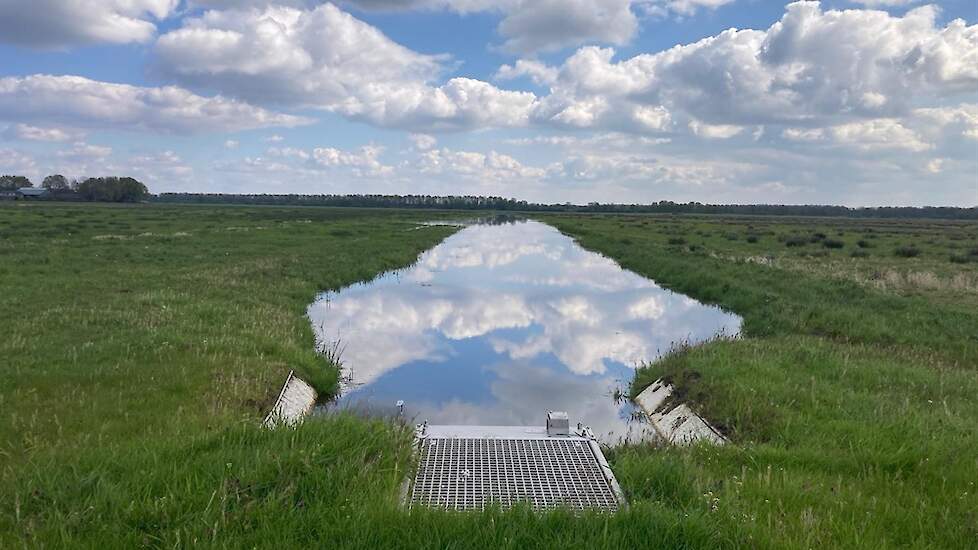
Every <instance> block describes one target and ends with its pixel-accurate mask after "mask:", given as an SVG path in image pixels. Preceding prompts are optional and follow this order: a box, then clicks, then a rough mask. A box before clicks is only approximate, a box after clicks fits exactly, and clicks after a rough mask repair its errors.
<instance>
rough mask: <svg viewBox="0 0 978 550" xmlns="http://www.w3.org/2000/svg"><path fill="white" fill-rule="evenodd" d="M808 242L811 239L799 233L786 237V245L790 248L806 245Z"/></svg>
mask: <svg viewBox="0 0 978 550" xmlns="http://www.w3.org/2000/svg"><path fill="white" fill-rule="evenodd" d="M808 242H809V240H808V239H806V238H805V237H802V236H799V235H792V236H791V237H788V238H787V239H785V241H784V245H785V246H787V247H789V248H790V247H795V246H805V245H806V244H808Z"/></svg>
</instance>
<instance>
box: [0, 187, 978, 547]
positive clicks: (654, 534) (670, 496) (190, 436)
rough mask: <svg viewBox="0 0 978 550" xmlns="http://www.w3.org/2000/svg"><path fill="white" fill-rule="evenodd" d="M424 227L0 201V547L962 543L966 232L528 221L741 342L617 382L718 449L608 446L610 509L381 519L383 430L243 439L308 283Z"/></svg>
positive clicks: (390, 497)
mask: <svg viewBox="0 0 978 550" xmlns="http://www.w3.org/2000/svg"><path fill="white" fill-rule="evenodd" d="M433 216H434V214H431V213H426V212H421V213H417V212H410V213H408V212H399V211H391V210H386V211H369V210H336V209H319V208H261V207H255V208H239V207H190V206H177V207H167V206H145V205H142V206H133V207H108V206H96V205H54V204H40V203H38V204H27V205H24V206H21V205H16V204H6V205H0V260H2V261H0V288H2V289H3V291H2V293H0V315H2V317H0V318H2V319H4V320H5V321H6V324H5V331H6V334H5V335H4V337H2V338H0V376H2V380H3V381H4V383H3V384H2V385H0V406H2V408H0V410H2V411H3V415H4V421H3V422H2V423H0V547H2V548H8V547H21V546H27V547H35V546H46V547H94V546H99V547H106V548H111V547H118V548H131V547H134V546H151V547H181V546H191V545H202V546H211V547H230V548H239V547H267V546H276V547H322V546H329V547H348V548H447V547H453V548H493V549H495V548H528V547H555V548H602V547H604V548H643V547H667V548H668V547H677V548H679V547H684V548H716V547H759V548H764V547H798V548H802V547H804V548H809V547H813V546H816V545H821V546H827V547H865V548H878V547H886V546H899V545H916V546H920V547H927V546H930V547H967V546H968V545H969V544H970V543H971V542H973V541H974V537H975V536H976V533H978V530H976V527H975V512H974V510H975V509H976V505H975V504H976V503H975V497H974V491H975V488H974V486H973V485H971V483H973V482H974V477H975V476H974V475H973V474H974V472H975V471H976V469H978V464H976V462H975V460H976V455H978V453H976V452H975V449H976V448H978V441H976V435H975V430H974V428H973V426H975V425H976V421H978V410H976V405H975V402H976V400H975V399H974V397H973V396H974V395H976V389H978V379H976V377H978V373H976V371H978V369H976V368H975V357H976V355H975V347H974V346H975V345H978V341H974V340H973V335H974V334H978V330H974V329H975V327H976V321H975V313H974V309H975V307H974V306H975V304H978V300H976V299H975V294H974V293H973V291H972V290H969V289H973V288H974V287H972V286H969V285H970V284H973V283H971V281H974V280H975V279H974V277H975V276H976V271H975V270H976V268H978V263H973V262H971V260H970V259H969V258H970V257H971V256H970V250H971V247H976V246H978V241H976V233H978V232H976V231H975V227H974V225H963V224H942V223H940V222H919V223H917V222H914V223H910V224H902V223H898V222H876V223H872V224H870V225H871V226H872V227H870V226H865V227H864V226H858V229H856V228H854V227H856V226H854V227H850V226H849V225H846V224H854V223H857V222H852V221H846V222H836V221H832V220H815V221H812V220H798V221H787V220H782V219H777V218H769V219H759V220H751V221H748V220H736V219H730V218H709V219H698V218H670V217H662V218H660V217H600V216H596V217H590V216H563V217H562V216H548V217H545V221H548V222H550V223H554V224H555V225H557V226H558V227H559V228H560V229H562V230H564V231H565V232H567V233H569V234H572V235H574V236H576V237H578V238H579V239H580V241H581V242H582V244H584V245H585V246H587V247H589V248H593V249H596V250H600V251H602V252H604V253H606V254H608V255H611V256H613V257H615V258H616V259H617V260H618V261H620V262H621V263H622V264H623V265H625V266H626V267H628V268H630V269H633V270H635V271H637V272H639V273H643V274H645V275H648V276H650V277H653V278H655V279H657V280H659V281H660V282H662V283H663V284H666V285H668V286H671V287H673V288H676V289H677V290H681V291H683V292H685V293H687V294H689V295H691V296H695V297H698V298H700V299H703V300H707V301H712V302H715V303H721V304H723V305H725V306H726V307H728V308H730V309H732V310H734V311H736V312H737V313H740V314H741V315H743V316H744V318H745V328H746V330H747V333H748V338H745V339H743V340H740V341H733V342H717V343H712V344H709V345H706V346H703V347H699V348H694V349H693V350H691V351H689V352H687V353H685V354H682V355H675V356H670V357H669V358H668V359H667V360H666V361H663V362H662V363H661V364H659V365H657V366H655V367H653V369H655V370H649V371H642V372H640V375H639V378H638V380H639V382H638V383H637V386H640V385H641V383H642V382H641V381H642V380H648V379H649V378H650V377H652V376H659V375H661V374H673V375H674V376H675V377H676V379H677V380H679V381H681V382H682V383H683V384H684V385H683V388H684V390H686V391H688V393H689V396H690V399H691V400H692V401H693V403H694V405H696V406H698V407H700V408H701V409H702V410H704V411H705V412H706V414H707V415H709V416H710V418H711V419H715V420H718V421H720V422H721V423H722V424H723V425H724V426H725V427H726V428H727V429H728V430H729V432H730V434H731V435H732V437H733V439H734V442H735V444H734V445H731V446H728V447H725V448H719V449H717V448H695V449H650V448H641V447H638V448H629V449H622V450H618V451H616V452H614V453H613V454H612V455H611V456H610V458H611V459H612V462H613V466H614V468H615V471H616V473H617V475H618V477H619V480H620V481H621V482H622V485H623V487H624V488H625V490H626V492H627V493H628V495H629V497H630V507H629V508H628V509H627V510H625V511H623V512H621V513H619V514H616V515H615V516H613V517H597V516H589V517H584V518H571V517H570V516H568V515H566V514H561V513H558V514H551V515H532V514H528V513H526V512H525V511H519V510H517V511H513V512H511V513H507V514H498V513H492V514H461V515H460V514H445V513H435V512H425V511H414V512H412V513H410V514H408V513H405V511H404V510H402V509H401V508H399V507H398V505H397V502H396V498H397V495H398V488H399V486H400V483H401V481H402V479H403V477H404V475H405V472H406V471H407V469H408V468H409V467H410V449H409V442H410V433H409V431H406V430H404V429H400V428H398V427H397V426H394V425H390V424H386V423H383V422H376V421H366V420H363V419H358V418H351V417H344V416H338V417H330V418H328V419H325V420H321V421H317V422H307V423H305V424H304V425H302V426H301V427H300V428H299V429H298V430H295V431H293V430H276V431H267V430H262V429H260V428H258V422H259V421H260V419H261V415H262V413H263V412H264V411H265V410H266V409H267V406H268V405H269V404H270V400H271V399H273V398H274V397H275V395H276V392H277V390H278V385H279V384H280V383H281V381H282V379H283V378H284V375H285V372H287V370H288V369H289V368H298V369H299V370H300V371H301V372H302V373H303V374H304V376H305V377H306V378H311V379H313V380H314V381H315V382H316V384H317V385H318V386H319V387H321V388H329V387H330V386H331V385H332V383H333V381H334V380H335V375H336V373H335V370H333V369H330V368H329V365H326V364H325V363H324V362H323V360H322V359H321V358H320V357H317V356H316V355H315V354H314V353H313V336H312V333H311V331H310V327H309V326H308V321H307V320H306V318H305V316H304V313H305V309H306V306H307V305H308V304H309V303H310V302H311V301H312V299H313V298H314V296H315V293H316V292H317V291H319V290H322V289H325V288H335V287H338V286H342V285H345V284H348V283H350V282H353V281H356V280H361V279H367V278H370V277H371V276H373V275H374V274H376V273H377V272H379V271H382V270H384V269H389V268H391V267H394V266H399V265H405V264H407V263H410V262H411V261H412V259H413V258H414V257H415V256H416V255H417V254H418V252H420V251H421V250H423V249H425V248H427V247H429V246H431V245H433V244H434V243H436V242H438V241H439V240H440V239H441V238H442V237H444V236H445V235H447V234H449V233H450V232H451V231H453V230H454V229H453V228H445V227H431V228H425V229H421V230H411V231H408V230H407V229H408V228H409V227H412V226H413V223H409V221H410V220H419V219H426V218H430V217H433ZM838 223H842V225H837V224H838ZM859 223H861V222H859ZM748 226H750V227H748ZM869 229H873V231H869ZM840 231H842V232H843V233H844V234H843V235H839V234H838V233H839V232H840ZM823 232H824V233H826V235H827V236H823V237H819V236H818V235H816V233H823ZM915 233H919V235H915ZM734 234H735V235H734ZM794 234H797V236H798V237H799V240H804V243H799V244H793V245H791V246H788V245H787V244H786V241H787V239H788V238H790V237H791V236H792V235H794ZM731 235H734V236H735V238H730V237H731ZM867 235H868V236H867ZM801 236H804V237H805V238H804V239H801ZM827 238H830V239H831V240H836V241H841V242H842V243H843V246H842V248H838V247H837V246H836V245H835V244H829V245H826V244H823V242H822V241H824V240H825V239H827ZM857 240H865V241H866V244H868V246H859V245H858V244H854V241H857ZM751 241H754V242H751ZM928 241H933V242H932V243H931V242H928ZM911 244H915V245H916V246H917V247H918V248H919V252H918V254H917V255H916V256H915V257H905V256H904V255H900V256H897V255H895V250H896V249H897V248H898V247H908V246H910V245H911ZM952 245H953V247H952ZM857 249H858V250H863V251H864V253H858V254H856V257H853V253H854V252H855V251H856V250H857ZM866 254H869V256H868V257H867V256H866ZM766 255H771V256H774V257H775V259H774V260H773V262H774V263H773V266H769V265H758V264H756V263H746V262H744V261H742V260H743V258H750V259H751V260H752V261H760V260H763V261H765V262H770V260H768V259H767V258H761V257H762V256H766ZM952 255H953V256H954V257H955V258H956V259H955V260H954V261H951V257H952ZM759 258H760V260H759ZM969 331H970V332H969ZM969 338H971V340H969ZM929 401H932V402H933V403H930V402H929Z"/></svg>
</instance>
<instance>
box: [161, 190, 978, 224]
mask: <svg viewBox="0 0 978 550" xmlns="http://www.w3.org/2000/svg"><path fill="white" fill-rule="evenodd" d="M151 200H154V201H157V202H166V203H207V204H262V205H281V206H347V207H360V208H419V209H445V210H497V211H513V212H607V213H635V214H731V215H742V216H758V215H767V216H832V217H850V218H934V219H952V220H954V219H957V220H975V219H978V208H957V207H949V206H924V207H912V206H881V207H869V208H849V207H846V206H831V205H783V204H703V203H699V202H686V203H677V202H672V201H659V202H653V203H650V204H616V203H606V204H602V203H597V202H592V203H590V204H588V205H586V206H581V205H574V204H570V203H564V204H541V203H531V202H527V201H522V200H516V199H507V198H503V197H478V196H469V195H466V196H435V195H267V194H250V195H238V194H225V193H161V194H159V195H157V196H155V197H153V198H152V199H151Z"/></svg>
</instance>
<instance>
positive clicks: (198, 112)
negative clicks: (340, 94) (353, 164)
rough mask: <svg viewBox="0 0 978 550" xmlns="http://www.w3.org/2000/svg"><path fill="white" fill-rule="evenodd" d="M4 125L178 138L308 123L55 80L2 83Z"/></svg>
mask: <svg viewBox="0 0 978 550" xmlns="http://www.w3.org/2000/svg"><path fill="white" fill-rule="evenodd" d="M0 120H7V121H24V123H25V124H65V125H70V126H77V127H85V128H109V129H125V130H140V131H142V130H148V131H156V132H175V133H195V132H219V131H232V130H242V129H251V128H262V127H267V126H297V125H300V124H305V123H308V122H309V120H308V119H304V118H302V117H296V116H291V115H285V114H279V113H274V112H271V111H268V110H265V109H263V108H260V107H255V106H252V105H249V104H247V103H243V102H241V101H237V100H233V99H227V98H224V97H220V96H218V97H203V96H199V95H196V94H193V93H191V92H189V91H187V90H184V89H182V88H178V87H176V86H164V87H159V88H150V87H140V86H132V85H129V84H115V83H108V82H99V81H97V80H90V79H88V78H84V77H80V76H51V75H32V76H26V77H3V78H0Z"/></svg>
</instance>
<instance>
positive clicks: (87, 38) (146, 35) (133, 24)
mask: <svg viewBox="0 0 978 550" xmlns="http://www.w3.org/2000/svg"><path fill="white" fill-rule="evenodd" d="M177 4H179V0H95V1H93V0H0V42H6V43H11V44H17V45H21V46H29V47H37V48H61V47H66V46H74V45H80V44H92V43H99V42H107V43H114V44H124V43H129V42H147V41H149V40H151V39H152V38H153V37H154V36H155V35H156V23H157V22H158V21H160V20H162V19H165V18H167V17H168V16H169V15H170V14H172V13H173V12H174V11H175V10H176V8H177Z"/></svg>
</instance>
